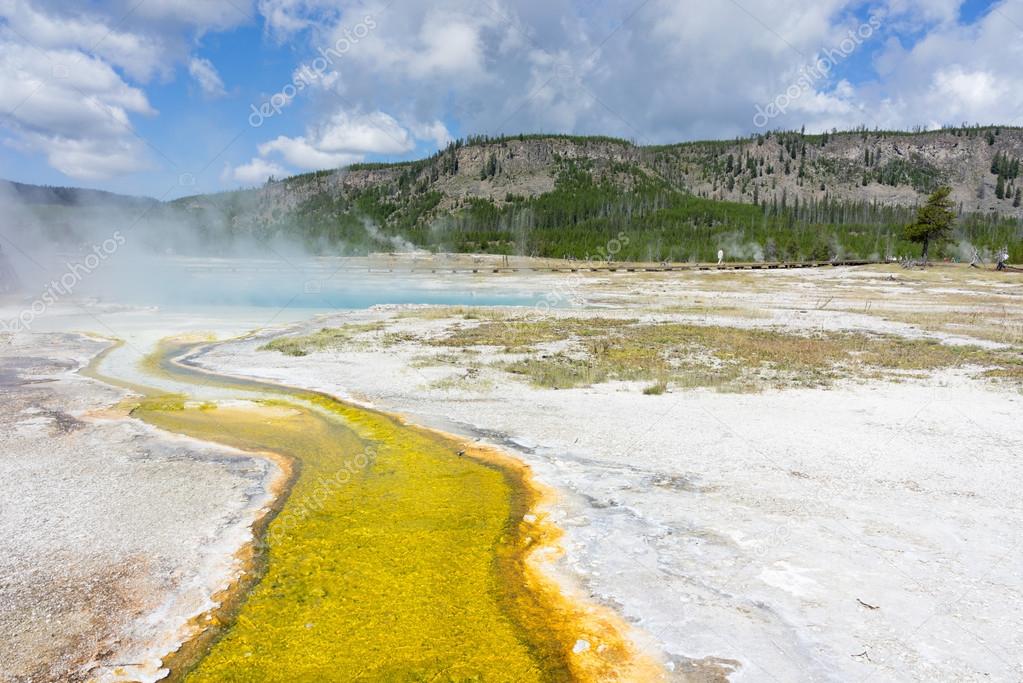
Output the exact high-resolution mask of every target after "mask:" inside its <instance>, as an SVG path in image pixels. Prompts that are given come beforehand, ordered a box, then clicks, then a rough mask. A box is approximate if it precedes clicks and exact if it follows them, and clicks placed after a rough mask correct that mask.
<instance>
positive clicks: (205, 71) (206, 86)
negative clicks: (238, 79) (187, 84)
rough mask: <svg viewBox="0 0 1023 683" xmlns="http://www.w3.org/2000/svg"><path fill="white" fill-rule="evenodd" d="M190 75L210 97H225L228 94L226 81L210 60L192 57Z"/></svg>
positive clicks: (189, 66) (189, 64)
mask: <svg viewBox="0 0 1023 683" xmlns="http://www.w3.org/2000/svg"><path fill="white" fill-rule="evenodd" d="M188 73H189V74H190V75H191V76H192V78H194V79H195V82H196V83H198V84H199V87H200V88H201V89H202V91H203V93H205V94H206V95H208V96H209V97H223V96H224V95H226V94H227V91H226V90H224V81H223V80H221V78H220V74H219V73H217V69H216V67H214V66H213V62H211V61H210V60H208V59H203V58H201V57H192V59H190V60H189V62H188Z"/></svg>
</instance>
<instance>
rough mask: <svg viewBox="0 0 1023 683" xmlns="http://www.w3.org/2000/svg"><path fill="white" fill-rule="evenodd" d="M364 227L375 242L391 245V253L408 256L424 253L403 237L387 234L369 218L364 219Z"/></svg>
mask: <svg viewBox="0 0 1023 683" xmlns="http://www.w3.org/2000/svg"><path fill="white" fill-rule="evenodd" d="M362 225H363V227H364V228H365V229H366V234H367V235H369V236H370V238H371V239H372V240H373V241H374V242H380V243H382V244H388V245H390V246H391V251H395V252H400V253H406V254H411V253H417V252H422V251H423V250H422V249H419V248H418V247H417V246H416V245H414V244H412V243H411V242H409V241H408V240H407V239H405V238H404V237H402V236H401V235H387V234H385V233H384V232H383V231H382V230H381V229H380V227H379V226H378V225H377V224H376V223H374V222H373V221H371V220H369V219H368V218H364V219H363V220H362Z"/></svg>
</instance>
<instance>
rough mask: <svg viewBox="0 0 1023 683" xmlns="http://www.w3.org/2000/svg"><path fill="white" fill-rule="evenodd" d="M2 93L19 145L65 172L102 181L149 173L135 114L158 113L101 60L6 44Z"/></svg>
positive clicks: (1, 56) (0, 68)
mask: <svg viewBox="0 0 1023 683" xmlns="http://www.w3.org/2000/svg"><path fill="white" fill-rule="evenodd" d="M54 64H56V65H60V69H59V70H57V71H54V69H53V67H52V66H51V65H54ZM0 92H3V93H4V95H5V97H6V98H7V99H6V102H8V103H10V107H11V112H10V114H9V115H8V116H7V118H6V119H5V123H6V125H7V127H8V128H9V129H10V130H11V131H12V133H13V134H14V139H15V144H17V145H18V146H19V148H21V149H26V150H34V151H38V152H41V153H42V154H44V155H45V156H46V158H47V160H48V161H49V163H50V165H52V166H53V167H54V168H56V169H57V170H59V171H61V172H62V173H65V174H66V175H68V176H71V177H72V178H84V179H97V178H106V177H109V176H112V175H116V174H119V173H126V172H130V171H135V170H139V169H141V168H144V167H145V166H146V161H145V153H144V152H145V150H144V147H143V145H142V144H141V143H140V141H139V140H138V139H137V137H136V136H135V134H134V130H133V127H132V124H131V121H130V119H129V112H131V113H137V114H143V115H152V114H155V111H154V110H153V108H152V107H151V106H150V104H149V101H148V100H147V98H146V96H145V94H144V93H143V92H142V91H141V90H138V89H137V88H133V87H131V86H129V85H128V84H126V83H125V82H124V81H123V80H122V79H121V77H120V76H118V75H117V73H116V72H115V71H114V70H113V69H112V68H111V67H110V65H108V64H107V63H105V62H104V61H102V60H101V59H98V58H96V57H90V56H87V55H85V54H82V53H80V52H77V51H74V50H46V51H40V50H36V49H32V48H29V47H26V46H24V45H19V44H14V43H10V42H2V41H0Z"/></svg>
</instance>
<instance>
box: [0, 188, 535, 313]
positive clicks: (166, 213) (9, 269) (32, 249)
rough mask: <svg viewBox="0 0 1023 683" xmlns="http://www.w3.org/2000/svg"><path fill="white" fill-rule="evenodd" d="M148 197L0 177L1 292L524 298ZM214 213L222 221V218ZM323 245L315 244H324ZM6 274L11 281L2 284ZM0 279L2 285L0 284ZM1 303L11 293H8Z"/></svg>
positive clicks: (284, 302) (195, 300)
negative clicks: (55, 198)
mask: <svg viewBox="0 0 1023 683" xmlns="http://www.w3.org/2000/svg"><path fill="white" fill-rule="evenodd" d="M182 216H183V214H182V213H181V212H180V211H177V210H169V209H167V207H166V206H165V205H162V204H159V203H155V202H152V203H150V202H146V201H141V200H140V201H138V202H125V203H124V205H123V206H121V205H111V204H109V203H104V204H97V203H88V204H85V203H83V204H82V205H76V206H54V205H47V204H33V203H30V202H29V201H25V200H24V198H22V197H21V196H19V195H17V194H16V193H15V192H14V191H13V190H12V188H11V187H9V186H6V185H5V184H3V183H0V246H2V247H3V251H4V253H5V254H7V257H8V262H7V263H6V264H4V262H3V261H2V260H0V276H2V277H3V282H2V283H0V295H6V296H7V297H8V299H10V293H11V292H12V291H14V289H15V287H14V284H13V283H18V284H19V285H20V286H19V287H18V296H19V297H21V300H20V305H21V307H22V308H25V307H30V308H31V309H32V310H34V311H36V312H35V313H33V314H32V315H31V316H29V317H30V318H33V319H34V318H37V317H38V316H39V315H42V314H44V313H45V311H46V309H47V308H48V307H50V306H52V305H54V304H58V303H70V302H82V301H102V302H106V303H118V304H130V305H148V306H160V307H195V306H245V307H268V308H272V307H277V308H285V307H287V308H307V309H309V308H314V309H337V308H366V307H369V306H372V305H375V304H410V303H421V304H444V305H456V304H457V305H531V304H532V303H534V301H535V299H534V297H533V296H531V295H529V294H516V293H508V292H504V291H502V290H501V289H498V288H497V287H495V286H494V285H493V283H485V282H482V281H481V280H475V281H474V280H471V279H469V278H466V279H464V280H459V281H454V282H449V283H448V284H447V285H444V286H441V285H440V284H438V283H437V281H436V280H434V279H432V278H427V277H422V276H408V275H407V274H404V275H403V274H400V273H368V272H366V269H365V268H363V269H362V270H361V271H352V270H349V269H347V267H346V264H345V262H344V261H343V260H342V259H340V258H339V257H340V256H342V255H343V254H344V253H345V250H344V246H343V245H342V246H341V247H335V248H333V250H332V251H330V252H326V253H335V254H337V256H333V257H330V256H328V257H323V256H314V255H313V254H312V253H310V248H309V247H308V245H306V244H303V243H300V242H299V241H298V240H288V239H284V238H282V237H280V236H276V237H265V238H259V239H257V238H255V237H253V236H250V235H239V234H237V231H236V230H233V226H232V225H231V224H229V223H227V222H226V219H225V218H224V217H223V215H222V214H220V213H217V215H216V216H215V217H212V218H211V220H210V221H206V222H204V223H203V224H205V225H212V226H213V227H212V228H208V229H200V228H197V227H196V225H198V223H196V224H190V223H189V222H188V221H186V220H185V219H184V218H183V217H182ZM217 221H220V222H219V223H218V222H217ZM320 246H321V248H318V249H316V250H315V251H316V252H317V253H324V252H323V250H322V245H320ZM4 283H11V284H6V285H5V284H4ZM4 289H6V290H7V291H4ZM8 303H10V301H8Z"/></svg>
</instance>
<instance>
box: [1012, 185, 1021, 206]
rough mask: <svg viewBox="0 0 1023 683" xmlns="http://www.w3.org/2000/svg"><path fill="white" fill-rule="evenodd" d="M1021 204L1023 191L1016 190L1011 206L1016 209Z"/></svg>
mask: <svg viewBox="0 0 1023 683" xmlns="http://www.w3.org/2000/svg"><path fill="white" fill-rule="evenodd" d="M1021 202H1023V189H1020V188H1016V198H1015V199H1013V200H1012V205H1013V206H1014V207H1016V208H1017V209H1018V208H1019V205H1020V203H1021Z"/></svg>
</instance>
